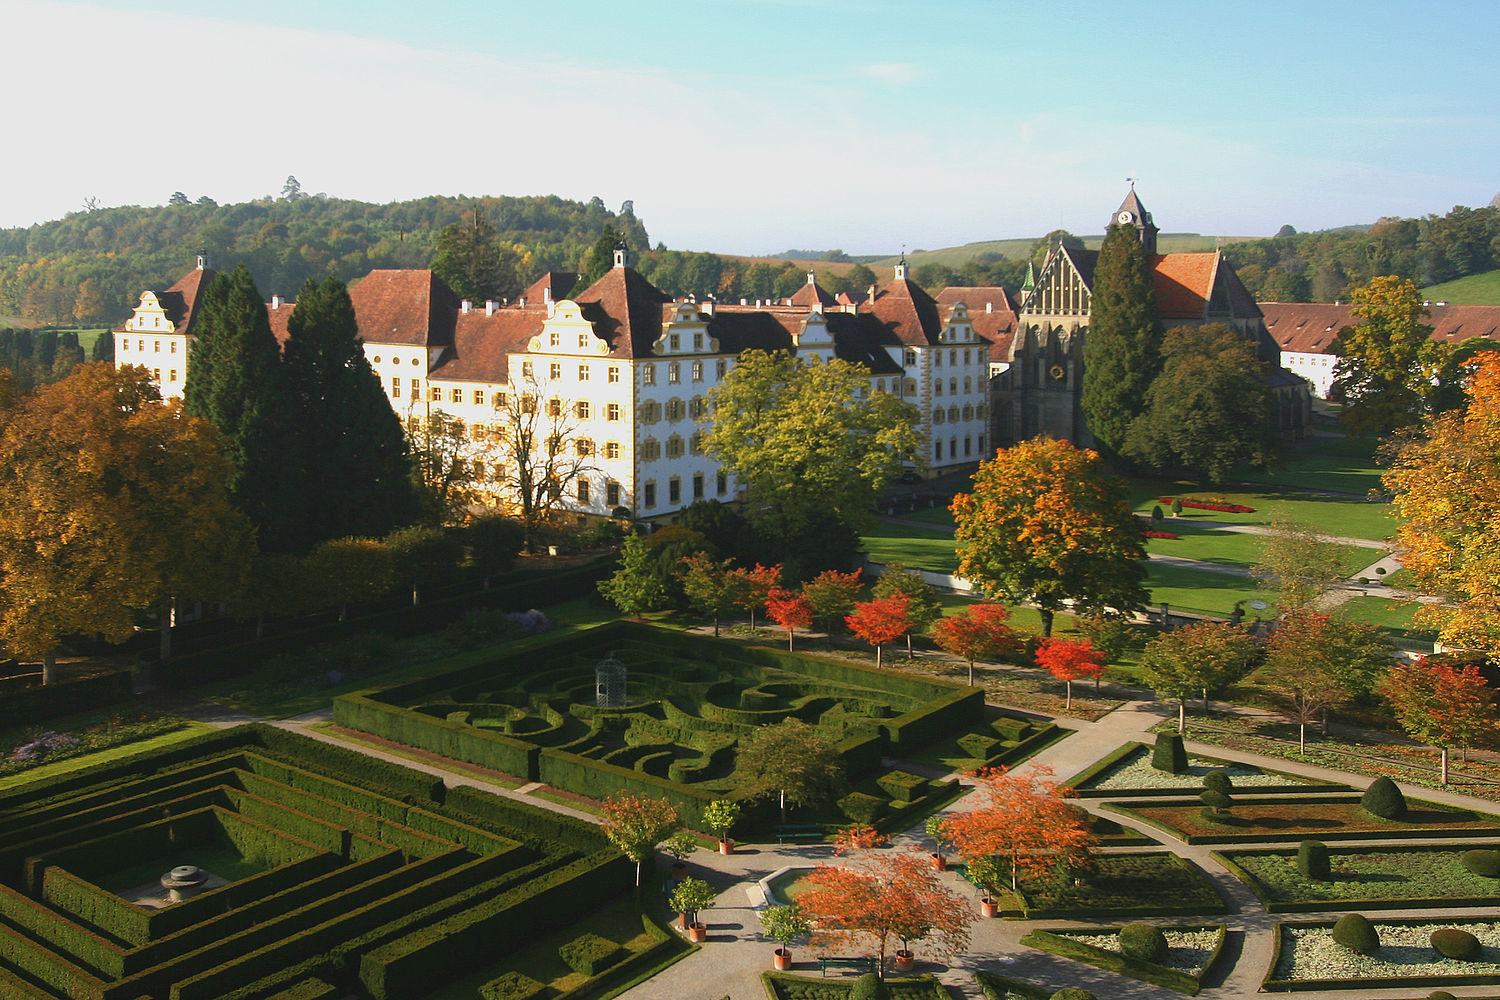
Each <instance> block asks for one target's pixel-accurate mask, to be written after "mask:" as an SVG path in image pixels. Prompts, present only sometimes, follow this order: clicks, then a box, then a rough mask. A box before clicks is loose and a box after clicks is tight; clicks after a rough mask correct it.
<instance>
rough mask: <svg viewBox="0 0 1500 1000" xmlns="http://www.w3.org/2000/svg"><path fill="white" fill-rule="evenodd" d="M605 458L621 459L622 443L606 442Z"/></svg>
mask: <svg viewBox="0 0 1500 1000" xmlns="http://www.w3.org/2000/svg"><path fill="white" fill-rule="evenodd" d="M604 457H605V458H619V457H620V442H618V441H606V442H604Z"/></svg>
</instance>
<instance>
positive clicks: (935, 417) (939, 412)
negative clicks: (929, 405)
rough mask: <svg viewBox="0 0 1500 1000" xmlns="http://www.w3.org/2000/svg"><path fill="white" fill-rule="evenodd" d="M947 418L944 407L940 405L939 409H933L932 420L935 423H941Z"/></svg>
mask: <svg viewBox="0 0 1500 1000" xmlns="http://www.w3.org/2000/svg"><path fill="white" fill-rule="evenodd" d="M946 419H947V414H945V413H944V412H943V408H942V407H938V408H937V409H935V410H933V411H932V422H933V423H935V424H940V423H942V422H943V421H944V420H946Z"/></svg>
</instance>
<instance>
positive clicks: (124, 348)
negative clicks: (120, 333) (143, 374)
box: [120, 337, 177, 354]
mask: <svg viewBox="0 0 1500 1000" xmlns="http://www.w3.org/2000/svg"><path fill="white" fill-rule="evenodd" d="M135 349H136V353H138V354H144V353H145V352H146V342H145V341H144V340H137V341H136V342H135ZM120 351H121V353H129V351H130V338H129V337H121V338H120ZM151 353H152V354H160V353H161V341H159V340H153V341H151ZM167 353H168V354H176V353H177V341H175V340H169V341H167Z"/></svg>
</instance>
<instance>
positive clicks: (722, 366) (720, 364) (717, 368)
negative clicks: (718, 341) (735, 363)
mask: <svg viewBox="0 0 1500 1000" xmlns="http://www.w3.org/2000/svg"><path fill="white" fill-rule="evenodd" d="M728 371H729V362H728V361H726V360H724V359H723V358H720V359H719V360H718V361H715V362H714V376H715V377H716V378H718V379H719V380H720V381H721V382H722V381H723V380H724V375H725V373H726V372H728Z"/></svg>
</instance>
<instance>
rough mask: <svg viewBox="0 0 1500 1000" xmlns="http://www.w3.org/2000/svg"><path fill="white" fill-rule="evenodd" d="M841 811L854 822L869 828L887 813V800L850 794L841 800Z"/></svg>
mask: <svg viewBox="0 0 1500 1000" xmlns="http://www.w3.org/2000/svg"><path fill="white" fill-rule="evenodd" d="M839 810H840V811H841V812H843V814H844V815H845V816H848V817H849V818H850V819H852V820H853V821H854V822H856V823H860V824H864V825H866V826H868V825H869V824H871V823H873V822H875V821H876V820H877V819H879V818H880V814H881V813H882V812H884V811H885V800H884V799H882V798H879V797H878V796H874V795H866V794H865V793H864V792H850V793H849V794H848V795H845V796H844V797H843V798H841V799H839Z"/></svg>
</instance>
